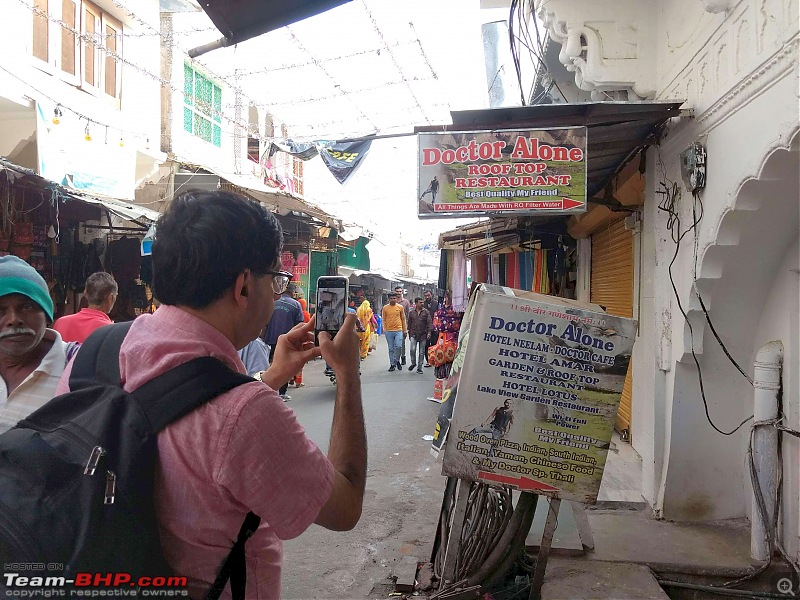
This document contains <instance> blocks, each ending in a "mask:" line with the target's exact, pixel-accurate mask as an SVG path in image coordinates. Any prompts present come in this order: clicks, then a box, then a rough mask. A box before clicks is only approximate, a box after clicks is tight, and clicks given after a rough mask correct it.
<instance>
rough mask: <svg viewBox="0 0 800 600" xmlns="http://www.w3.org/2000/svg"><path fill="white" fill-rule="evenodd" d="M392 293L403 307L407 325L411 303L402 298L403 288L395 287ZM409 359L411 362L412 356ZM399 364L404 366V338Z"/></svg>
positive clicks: (404, 339)
mask: <svg viewBox="0 0 800 600" xmlns="http://www.w3.org/2000/svg"><path fill="white" fill-rule="evenodd" d="M394 293H395V294H397V303H398V304H399V305H400V306H402V307H403V312H405V317H406V323H408V313H409V312H411V302H409V301H408V299H407V298H404V297H403V288H402V287H400V286H397V287H396V288H394ZM411 359H412V360H413V359H414V357H413V356H412V357H411ZM400 364H401V365H405V364H406V338H405V337H404V338H403V346H402V348H401V350H400Z"/></svg>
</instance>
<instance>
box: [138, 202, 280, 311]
mask: <svg viewBox="0 0 800 600" xmlns="http://www.w3.org/2000/svg"><path fill="white" fill-rule="evenodd" d="M282 247H283V232H282V230H281V226H280V223H278V221H277V219H276V218H275V216H274V215H273V214H272V213H270V212H269V211H267V210H266V209H265V208H264V207H263V206H261V205H260V204H257V203H255V202H251V201H250V200H248V199H247V198H244V197H243V196H240V195H238V194H234V193H231V192H223V191H190V192H186V193H184V194H181V195H180V196H178V197H177V198H175V200H173V201H172V203H171V204H170V206H169V208H168V209H167V212H165V213H164V214H163V215H161V217H160V218H159V219H158V223H157V224H156V237H155V241H154V242H153V294H154V295H155V296H156V297H157V298H158V300H159V302H161V303H162V304H168V305H184V306H189V307H191V308H195V309H201V308H205V307H207V306H208V305H209V304H211V303H212V302H214V301H215V300H219V299H220V298H222V296H223V295H224V294H225V292H226V291H227V290H229V289H230V288H231V286H232V285H233V284H234V283H235V282H236V278H237V277H238V276H239V275H240V274H241V273H242V272H243V271H244V270H245V269H250V271H251V272H252V273H253V274H254V275H266V274H267V271H269V270H272V269H274V268H275V266H276V265H277V264H278V257H279V256H280V253H281V249H282Z"/></svg>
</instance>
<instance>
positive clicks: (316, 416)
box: [283, 337, 445, 600]
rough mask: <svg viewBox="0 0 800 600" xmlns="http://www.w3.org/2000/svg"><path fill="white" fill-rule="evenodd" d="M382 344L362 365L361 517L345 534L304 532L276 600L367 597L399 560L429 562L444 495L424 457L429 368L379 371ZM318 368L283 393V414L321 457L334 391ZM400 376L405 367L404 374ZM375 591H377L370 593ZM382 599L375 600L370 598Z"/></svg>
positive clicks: (290, 547) (291, 551) (384, 364)
mask: <svg viewBox="0 0 800 600" xmlns="http://www.w3.org/2000/svg"><path fill="white" fill-rule="evenodd" d="M388 362H389V360H388V356H387V351H386V343H385V341H384V338H383V337H381V338H380V340H379V342H378V349H377V350H376V351H374V352H372V353H371V354H370V355H369V356H368V357H367V359H366V360H364V361H363V362H362V375H361V385H362V394H363V398H364V411H365V418H366V423H367V442H368V445H369V472H368V478H367V493H366V499H365V503H364V512H363V515H362V517H361V521H360V522H359V524H358V525H357V526H356V528H355V529H354V530H353V531H349V532H345V533H338V532H332V531H327V530H325V529H323V528H321V527H318V526H316V525H312V526H311V528H310V529H309V530H307V531H306V532H305V533H304V534H303V535H301V536H300V537H299V538H297V539H296V540H291V541H289V542H287V543H286V545H285V556H284V569H283V597H284V598H286V599H287V600H307V599H312V598H313V599H323V598H324V599H328V598H337V599H339V598H369V597H370V591H371V590H372V588H373V586H374V585H375V584H382V583H383V584H385V583H389V582H390V581H389V579H388V578H389V577H390V576H391V575H392V573H393V569H394V568H396V567H397V565H398V564H399V562H400V560H401V559H402V558H403V556H404V555H410V556H416V557H417V558H419V559H421V560H429V559H430V553H431V548H432V545H433V538H434V535H435V533H436V523H437V520H438V515H439V509H440V506H441V501H442V493H443V491H444V485H445V479H444V477H442V476H441V462H440V461H436V460H434V459H433V457H432V456H431V455H430V452H429V449H430V442H429V441H424V440H423V439H422V436H424V435H429V434H431V433H432V432H433V426H434V422H435V419H436V415H437V414H438V411H439V405H438V404H436V403H434V402H431V401H430V400H428V399H427V398H428V397H429V396H431V395H432V392H433V382H434V375H433V369H423V371H424V372H423V374H422V375H419V374H417V373H416V372H409V371H408V370H404V371H403V372H402V373H398V372H394V373H389V372H387V369H388V366H389V365H388ZM324 366H325V365H324V363H323V362H322V361H315V362H314V363H312V364H310V365H308V366H307V367H306V369H305V371H304V381H305V383H306V386H305V387H303V388H300V389H294V388H290V389H289V394H290V395H291V396H292V400H291V403H290V405H291V407H292V408H293V409H294V411H295V412H296V413H297V417H298V419H299V420H300V423H302V425H303V426H304V427H305V428H306V432H307V433H308V435H309V437H311V439H313V440H314V441H315V442H316V443H317V444H318V445H319V446H320V447H321V448H322V449H323V451H327V447H328V436H329V433H330V425H331V416H332V414H333V400H334V394H335V387H334V386H333V385H332V384H331V383H330V381H329V380H328V379H327V378H325V377H324V375H323V374H322V371H323V369H324ZM406 369H407V367H406ZM376 591H377V590H376ZM375 597H383V596H375Z"/></svg>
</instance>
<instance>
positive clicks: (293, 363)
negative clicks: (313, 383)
mask: <svg viewBox="0 0 800 600" xmlns="http://www.w3.org/2000/svg"><path fill="white" fill-rule="evenodd" d="M319 355H320V348H318V347H316V346H314V317H311V320H310V321H309V322H308V323H300V324H299V325H295V326H294V327H293V328H292V329H291V330H290V331H289V332H288V333H285V334H283V335H282V336H280V337H279V338H278V345H277V347H276V348H275V354H274V356H273V358H272V364H271V365H270V366H269V369H267V370H266V372H265V373H264V374H263V375H262V376H261V381H263V382H264V383H266V384H267V385H268V386H269V387H271V388H272V389H274V390H278V389H279V388H280V387H281V386H282V385H284V384H285V383H286V382H287V381H289V380H290V379H292V377H294V376H295V375H296V374H297V373H299V372H300V371H302V369H303V367H304V366H305V364H306V363H307V362H308V361H310V360H312V359H314V358H316V357H317V356H319Z"/></svg>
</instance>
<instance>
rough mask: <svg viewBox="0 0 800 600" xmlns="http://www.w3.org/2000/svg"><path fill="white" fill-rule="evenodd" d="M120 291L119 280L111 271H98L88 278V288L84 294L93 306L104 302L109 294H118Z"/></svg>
mask: <svg viewBox="0 0 800 600" xmlns="http://www.w3.org/2000/svg"><path fill="white" fill-rule="evenodd" d="M117 291H118V287H117V282H116V281H114V277H113V276H112V275H111V273H106V272H105V271H98V272H97V273H92V274H91V275H89V277H87V278H86V290H85V291H84V294H83V295H84V296H86V301H87V302H88V303H89V304H91V305H92V306H99V305H100V304H102V303H103V302H104V301H105V299H106V298H108V295H109V294H116V293H117Z"/></svg>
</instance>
